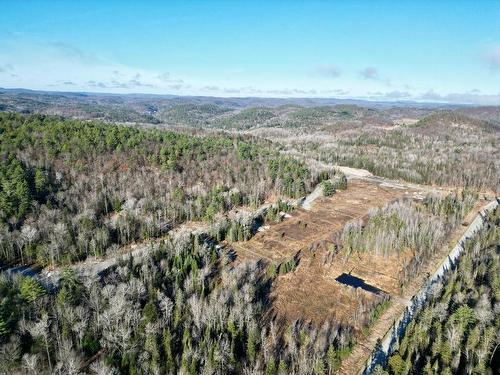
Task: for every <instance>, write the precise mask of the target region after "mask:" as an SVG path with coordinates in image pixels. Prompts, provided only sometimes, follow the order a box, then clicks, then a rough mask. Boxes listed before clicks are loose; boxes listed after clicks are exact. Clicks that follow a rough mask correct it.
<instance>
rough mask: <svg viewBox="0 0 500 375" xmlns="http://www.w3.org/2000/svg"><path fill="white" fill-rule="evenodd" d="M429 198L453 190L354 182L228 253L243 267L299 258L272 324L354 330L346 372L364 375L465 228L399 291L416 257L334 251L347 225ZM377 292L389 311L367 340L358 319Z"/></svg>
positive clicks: (283, 282) (276, 298)
mask: <svg viewBox="0 0 500 375" xmlns="http://www.w3.org/2000/svg"><path fill="white" fill-rule="evenodd" d="M430 191H438V192H441V193H446V192H449V190H448V189H433V188H432V187H425V186H419V185H414V184H400V183H393V182H391V181H388V180H384V179H379V178H371V177H361V178H357V177H356V178H352V179H350V180H349V183H348V188H347V190H345V191H340V192H337V193H336V194H334V195H333V196H332V197H328V198H327V197H319V198H317V199H316V200H315V201H314V202H313V203H312V204H311V205H310V208H309V210H305V209H302V208H298V209H296V210H295V211H293V212H292V213H291V214H290V215H289V217H288V218H287V219H285V220H284V221H282V222H280V223H273V224H270V225H268V226H266V229H265V230H263V231H261V232H259V233H257V234H256V235H255V236H254V237H253V238H252V239H250V240H249V241H246V242H236V243H231V244H230V246H232V247H233V248H234V250H235V251H236V253H237V259H236V261H237V262H243V261H246V260H258V259H264V260H267V261H268V262H273V263H275V264H280V263H281V262H283V261H286V260H288V259H290V258H291V257H296V259H299V264H298V266H297V268H296V269H295V270H294V271H293V272H289V273H287V274H285V275H280V276H278V277H277V278H276V280H275V282H274V285H273V287H272V290H271V295H270V299H271V302H272V308H271V310H270V311H269V314H270V317H272V318H275V319H277V320H278V321H281V322H286V323H292V322H293V321H295V320H302V321H309V322H312V323H316V324H322V322H324V321H325V320H328V319H331V318H335V320H337V321H341V322H344V323H346V324H348V325H350V326H352V327H353V328H354V331H355V334H356V337H357V343H356V345H355V347H354V351H353V352H352V353H351V355H350V356H349V357H348V358H347V359H346V360H345V361H344V362H343V364H342V369H341V373H342V374H358V373H359V371H361V370H362V369H363V367H364V364H365V362H366V360H367V358H368V357H369V356H370V354H371V352H372V350H373V348H374V346H375V344H376V340H377V338H382V337H383V336H384V335H385V334H386V332H387V331H388V330H389V329H390V327H391V325H392V324H393V322H394V320H395V319H396V318H397V317H399V316H400V315H401V313H402V312H403V311H404V309H405V307H406V306H407V304H408V302H409V300H410V299H411V298H412V296H413V295H414V294H415V293H416V292H417V291H418V290H419V289H420V288H421V286H422V285H423V284H424V283H425V280H426V278H427V275H428V274H430V273H432V272H433V271H434V269H435V268H436V267H437V265H438V264H440V263H441V261H442V260H443V259H445V258H446V257H447V255H448V252H449V249H450V246H449V244H455V242H456V241H457V240H458V238H460V236H461V235H462V234H463V232H464V231H465V229H466V228H465V227H464V226H458V227H457V228H456V229H455V230H454V232H453V233H452V234H451V235H450V238H449V240H450V241H449V244H446V245H445V246H443V248H442V249H441V250H440V251H438V252H437V253H436V254H435V255H434V256H433V257H432V258H431V259H430V260H429V261H428V262H427V263H426V265H425V266H424V267H423V269H422V270H421V271H420V272H419V274H418V276H417V277H415V278H414V279H413V280H412V281H411V282H410V283H409V285H406V286H405V287H404V288H403V287H402V286H401V285H400V284H399V281H398V273H399V272H400V271H401V269H402V268H403V264H404V263H405V261H408V260H409V259H411V258H412V256H413V255H412V252H411V251H406V252H402V253H400V254H399V255H397V254H395V255H392V256H383V255H376V254H374V253H366V254H357V255H355V256H351V257H349V258H347V259H346V258H345V257H344V255H343V254H342V252H340V253H336V252H335V251H334V249H335V244H336V241H337V239H338V237H339V235H340V233H341V231H342V229H343V227H344V226H345V224H346V223H348V222H349V221H351V220H355V219H361V220H363V219H364V218H366V217H367V215H368V213H369V211H370V209H373V208H377V207H382V206H384V205H385V204H387V203H389V202H391V201H395V200H397V199H402V198H407V199H422V198H423V196H424V195H425V194H427V193H428V192H430ZM483 204H484V201H481V200H479V201H478V202H477V203H476V205H475V207H474V208H473V209H472V210H471V211H470V212H469V214H468V215H467V217H466V218H465V219H464V222H469V221H470V220H471V219H472V218H473V217H474V216H475V215H476V214H477V212H478V210H479V209H480V208H481V206H482V205H483ZM345 274H347V275H351V276H354V277H355V278H359V279H360V280H357V281H359V282H361V283H363V284H366V285H367V286H368V288H366V289H368V290H365V289H363V288H361V287H358V288H354V287H351V286H347V285H345V284H343V283H341V282H338V281H337V280H336V279H337V278H338V277H339V276H342V277H343V278H345ZM341 279H342V278H341ZM372 287H373V288H376V289H377V290H380V291H382V292H383V293H386V294H388V295H389V296H390V297H391V304H390V306H389V308H388V309H387V310H386V311H385V312H384V313H383V314H382V316H381V317H380V318H379V319H378V320H377V321H376V322H375V324H374V325H373V326H371V327H370V331H369V334H367V332H366V330H365V331H363V329H364V328H366V324H367V322H366V321H363V319H361V318H360V317H361V316H365V315H366V314H365V313H366V309H367V308H369V307H368V306H369V305H370V304H371V303H376V302H377V300H378V301H380V299H379V295H378V294H377V293H373V292H370V291H369V290H370V288H372Z"/></svg>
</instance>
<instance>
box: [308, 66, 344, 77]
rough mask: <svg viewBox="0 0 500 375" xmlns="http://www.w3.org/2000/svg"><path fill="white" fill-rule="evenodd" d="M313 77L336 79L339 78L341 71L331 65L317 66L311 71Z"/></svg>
mask: <svg viewBox="0 0 500 375" xmlns="http://www.w3.org/2000/svg"><path fill="white" fill-rule="evenodd" d="M313 73H314V75H318V76H322V77H326V78H337V77H339V76H340V74H341V71H340V69H339V67H338V66H336V65H332V64H323V65H318V66H316V67H315V68H314V70H313Z"/></svg>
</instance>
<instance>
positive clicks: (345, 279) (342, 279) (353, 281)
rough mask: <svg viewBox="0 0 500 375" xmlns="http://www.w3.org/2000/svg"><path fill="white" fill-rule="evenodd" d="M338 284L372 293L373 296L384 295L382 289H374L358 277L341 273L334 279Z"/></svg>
mask: <svg viewBox="0 0 500 375" xmlns="http://www.w3.org/2000/svg"><path fill="white" fill-rule="evenodd" d="M335 280H336V281H338V282H339V283H342V284H344V285H347V286H352V287H353V288H361V289H363V290H366V291H367V292H370V293H373V294H386V293H385V292H384V291H383V290H382V289H379V288H376V287H374V286H372V285H370V284H367V283H365V280H363V279H360V278H359V277H356V276H353V275H350V274H347V273H345V272H344V273H343V274H342V275H340V276H339V277H337V278H336V279H335Z"/></svg>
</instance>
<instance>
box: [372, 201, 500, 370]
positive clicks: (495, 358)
mask: <svg viewBox="0 0 500 375" xmlns="http://www.w3.org/2000/svg"><path fill="white" fill-rule="evenodd" d="M485 221H486V223H485V226H484V227H483V228H482V229H481V230H480V231H479V232H478V233H477V234H476V235H474V237H472V238H471V239H469V240H467V241H466V242H465V244H464V245H465V247H464V249H465V250H464V253H463V255H462V256H461V258H460V260H459V263H458V267H457V268H456V269H455V270H453V271H451V272H450V273H449V275H447V276H446V277H445V279H443V280H442V282H439V283H437V284H435V286H434V287H433V289H432V293H431V295H430V296H429V298H428V300H427V302H426V303H425V304H424V306H422V307H421V308H420V310H419V311H418V312H417V313H416V316H415V318H414V319H413V321H412V322H411V323H410V324H409V325H408V327H407V329H406V332H405V335H404V337H403V338H402V340H401V341H400V342H399V347H398V350H397V352H396V353H394V354H393V355H392V356H391V357H390V358H389V360H388V364H387V366H386V369H385V370H383V369H382V368H381V367H379V368H377V369H376V370H375V373H376V374H379V375H382V374H393V375H404V374H425V375H427V374H489V373H490V374H494V373H497V372H498V368H499V366H500V353H499V352H498V347H499V345H500V336H499V335H498V332H500V253H499V251H498V244H499V242H500V209H499V208H498V207H497V208H496V209H495V210H494V211H492V212H490V213H489V214H488V215H487V217H486V218H485Z"/></svg>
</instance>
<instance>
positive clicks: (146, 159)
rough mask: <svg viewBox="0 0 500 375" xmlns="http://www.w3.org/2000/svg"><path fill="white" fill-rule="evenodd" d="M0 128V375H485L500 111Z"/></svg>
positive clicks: (159, 105)
mask: <svg viewBox="0 0 500 375" xmlns="http://www.w3.org/2000/svg"><path fill="white" fill-rule="evenodd" d="M0 111H1V112H0V220H1V222H0V269H1V273H0V372H1V373H6V374H7V373H12V374H14V373H23V374H24V373H27V374H45V373H47V374H51V373H57V374H122V373H123V374H174V373H179V374H269V375H278V374H279V375H284V374H315V375H323V374H353V375H358V374H390V375H400V374H453V373H463V374H495V373H498V372H497V371H498V370H499V369H500V349H499V346H500V334H499V332H500V208H498V198H497V196H498V193H499V191H500V107H498V106H471V105H451V104H442V103H441V104H438V103H423V102H390V103H389V102H369V101H361V100H347V99H346V100H337V99H266V98H217V97H204V96H199V97H185V96H161V95H118V94H116V95H115V94H92V93H64V92H42V91H30V90H18V89H14V90H11V89H0Z"/></svg>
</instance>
